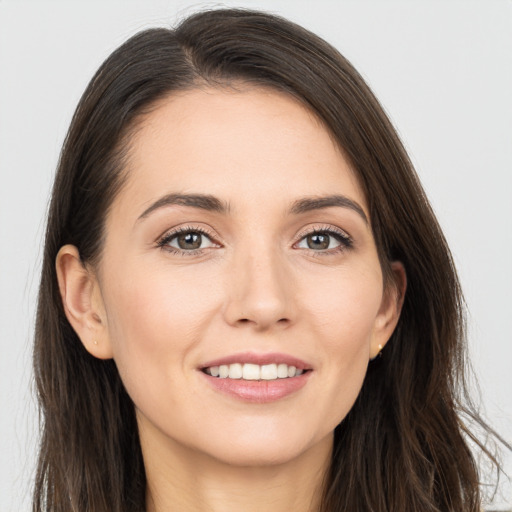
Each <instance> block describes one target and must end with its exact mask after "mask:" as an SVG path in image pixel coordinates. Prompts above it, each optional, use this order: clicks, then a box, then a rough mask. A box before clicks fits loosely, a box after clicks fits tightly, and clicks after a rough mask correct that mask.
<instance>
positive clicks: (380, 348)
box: [370, 343, 383, 361]
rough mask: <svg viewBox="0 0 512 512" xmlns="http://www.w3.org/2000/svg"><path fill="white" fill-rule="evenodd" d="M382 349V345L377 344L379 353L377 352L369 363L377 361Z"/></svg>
mask: <svg viewBox="0 0 512 512" xmlns="http://www.w3.org/2000/svg"><path fill="white" fill-rule="evenodd" d="M382 349H383V346H382V344H380V343H379V351H378V352H377V355H376V356H374V357H372V358H371V359H370V361H375V360H376V359H379V357H382Z"/></svg>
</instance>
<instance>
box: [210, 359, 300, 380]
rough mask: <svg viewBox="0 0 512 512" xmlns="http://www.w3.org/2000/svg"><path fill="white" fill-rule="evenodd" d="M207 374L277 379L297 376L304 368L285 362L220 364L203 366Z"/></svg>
mask: <svg viewBox="0 0 512 512" xmlns="http://www.w3.org/2000/svg"><path fill="white" fill-rule="evenodd" d="M203 371H204V372H205V373H206V374H207V375H211V376H212V377H217V378H219V379H242V380H277V379H288V378H293V377H297V376H299V375H302V374H303V373H304V370H302V369H299V368H296V367H295V366H293V365H287V364H286V363H279V364H276V363H272V364H264V365H258V364H253V363H245V364H243V363H233V364H229V365H228V364H221V365H219V366H210V367H207V368H204V369H203Z"/></svg>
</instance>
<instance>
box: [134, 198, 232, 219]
mask: <svg viewBox="0 0 512 512" xmlns="http://www.w3.org/2000/svg"><path fill="white" fill-rule="evenodd" d="M173 205H178V206H190V207H192V208H199V209H201V210H206V211H209V212H217V213H223V214H226V213H228V212H229V204H228V203H225V202H223V201H221V200H220V199H218V198H216V197H215V196H212V195H209V194H167V195H165V196H163V197H161V198H160V199H158V200H157V201H155V202H154V203H153V204H152V205H151V206H150V207H149V208H147V209H146V210H144V212H143V213H142V214H141V215H140V216H139V218H138V219H137V221H139V220H142V219H144V218H146V217H147V216H148V215H149V214H150V213H152V212H154V211H155V210H158V209H159V208H163V207H164V206H173Z"/></svg>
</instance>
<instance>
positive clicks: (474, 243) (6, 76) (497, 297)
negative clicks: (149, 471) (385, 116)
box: [0, 0, 512, 512]
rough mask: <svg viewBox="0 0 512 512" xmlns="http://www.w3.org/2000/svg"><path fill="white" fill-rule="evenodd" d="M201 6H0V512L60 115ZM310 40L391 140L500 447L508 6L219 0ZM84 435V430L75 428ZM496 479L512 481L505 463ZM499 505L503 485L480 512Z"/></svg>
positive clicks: (507, 225)
mask: <svg viewBox="0 0 512 512" xmlns="http://www.w3.org/2000/svg"><path fill="white" fill-rule="evenodd" d="M215 5H219V4H212V3H205V2H199V3H192V2H178V1H156V0H151V1H144V2H143V1H138V2H134V1H126V0H125V1H123V2H121V1H102V2H99V1H97V2H94V1H91V2H88V3H86V2H79V1H73V0H68V1H65V2H64V1H62V2H54V1H37V0H33V1H15V0H12V1H8V0H0V173H1V174H0V176H1V180H0V214H1V217H0V221H1V223H0V343H1V355H0V393H1V395H0V396H1V403H0V405H1V416H0V512H11V511H12V512H14V511H16V512H18V511H28V510H30V505H29V501H30V498H29V496H30V487H31V483H32V474H33V466H34V461H35V454H36V439H37V419H36V413H35V405H34V400H33V398H32V395H31V368H30V364H31V363H30V356H31V346H30V345H31V338H32V329H33V317H34V309H35V308H34V306H35V298H36V292H37V286H38V273H39V265H40V258H41V251H42V241H41V240H42V235H43V228H44V215H45V211H46V206H47V201H48V197H49V189H50V185H51V182H52V176H53V172H54V169H55V166H56V162H57V158H58V153H59V150H60V146H61V143H62V140H63V137H64V134H65V132H66V129H67V126H68V124H69V121H70V118H71V115H72V112H73V110H74V108H75V106H76V103H77V101H78V98H79V96H80V95H81V93H82V91H83V90H84V88H85V86H86V84H87V82H88V80H89V79H90V78H91V77H92V75H93V73H94V71H95V70H96V68H97V67H98V66H99V64H100V63H101V62H102V60H103V59H104V58H105V57H106V56H107V55H108V54H109V53H110V52H111V51H112V50H113V49H114V48H115V47H116V46H118V45H119V44H120V43H122V42H123V41H124V40H125V39H126V38H127V37H128V36H130V35H132V34H133V33H135V32H136V31H138V30H140V29H143V28H146V27H149V26H154V25H169V24H172V23H174V21H175V20H176V19H177V17H181V16H183V15H185V14H187V13H190V12H192V11H194V10H196V9H198V8H200V7H205V6H209V7H211V6H215ZM222 5H229V6H233V5H236V6H245V7H253V8H262V9H267V10H271V11H273V12H276V13H280V14H283V15H284V16H286V17H289V18H291V19H292V20H294V21H297V22H299V23H300V24H302V25H304V26H306V27H307V28H309V29H311V30H313V31H315V32H317V33H318V34H320V35H321V36H323V37H324V38H326V39H327V40H328V41H330V42H331V43H333V44H334V45H335V46H336V47H337V48H339V49H340V50H341V52H342V53H344V54H345V55H346V56H347V57H348V58H349V59H350V60H351V61H352V62H353V63H354V64H355V66H356V67H357V68H358V69H359V71H360V72H361V73H362V74H363V75H364V76H365V78H366V79H367V80H368V81H369V83H370V85H371V86H372V87H373V89H374V90H375V92H376V94H377V96H378V97H379V98H380V100H381V101H382V103H383V105H384V107H385V109H386V110H387V112H389V114H390V116H391V119H392V121H393V122H394V123H395V125H396V126H397V128H398V130H399V132H400V134H401V136H402V138H403V140H404V141H405V144H406V146H407V148H408V149H409V151H410V154H411V156H412V159H413V162H414V163H415V165H416V167H417V170H418V172H419V174H420V176H421V179H422V181H423V183H424V186H425V188H426V190H427V193H428V195H429V197H430V199H431V201H432V203H433V206H434V209H435V211H436V213H437V215H438V217H439V219H440V222H441V225H442V226H443V228H444V230H445V233H446V236H447V238H448V241H449V243H450V245H451V247H452V250H453V253H454V256H455V260H456V262H457V264H458V268H459V271H460V276H461V279H462V283H463V287H464V290H465V293H466V298H467V303H468V307H469V311H470V347H471V353H472V356H473V363H474V367H475V371H476V373H477V376H478V380H479V383H480V387H481V390H482V396H483V400H482V401H483V404H484V406H485V410H486V412H487V415H488V417H489V418H490V421H491V423H492V424H493V425H494V426H495V427H496V428H497V429H498V430H499V431H500V432H501V433H502V434H503V435H504V437H505V438H506V439H507V440H508V442H512V399H511V392H512V376H511V375H512V372H511V371H510V367H511V364H512V334H511V328H510V321H511V317H512V257H511V255H512V200H511V194H512V99H511V96H512V63H511V59H512V2H510V1H507V0H481V1H471V0H462V1H458V0H444V1H435V0H403V1H392V0H381V1H370V0H359V1H343V0H341V1H337V2H335V1H332V2H329V1H327V0H320V1H319V0H317V1H314V2H313V1H297V0H296V1H292V0H289V1H285V0H277V1H276V0H274V1H265V0H258V1H243V0H240V1H238V2H231V1H227V2H224V4H222ZM84 421H87V418H84ZM505 466H506V469H507V471H508V473H509V474H512V459H511V457H510V456H508V457H507V458H506V460H505ZM507 505H508V507H511V506H512V492H511V487H510V484H504V485H503V486H502V487H501V494H500V495H499V496H498V497H497V498H496V500H495V507H496V508H502V509H504V508H505V507H506V506H507Z"/></svg>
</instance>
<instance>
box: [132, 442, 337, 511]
mask: <svg viewBox="0 0 512 512" xmlns="http://www.w3.org/2000/svg"><path fill="white" fill-rule="evenodd" d="M144 437H145V436H141V446H142V451H143V455H144V464H145V468H146V479H147V512H168V511H169V510H180V511H181V512H203V511H204V512H207V511H208V512H227V511H232V510H243V511H244V512H256V511H258V512H260V511H261V510H272V512H285V511H286V512H289V511H290V510H293V511H294V512H318V511H319V510H320V501H321V497H322V492H323V486H324V479H325V476H326V473H327V470H328V468H329V464H330V456H331V451H332V436H328V437H326V438H325V439H324V440H322V441H320V443H317V444H315V445H314V446H313V447H311V448H310V449H308V450H306V451H305V452H303V453H301V454H300V455H299V456H298V457H296V458H294V459H293V460H290V461H286V462H282V463H279V464H269V465H264V466H240V465H236V466H235V465H231V464H227V463H225V462H223V461H219V460H217V459H214V458H213V457H210V456H208V455H206V454H204V453H198V452H197V451H193V450H190V449H189V448H187V447H184V446H183V445H179V444H176V443H173V442H172V441H171V440H169V439H166V440H165V443H158V442H156V444H157V445H155V441H156V440H155V437H153V436H152V437H151V438H146V439H145V438H144Z"/></svg>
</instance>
